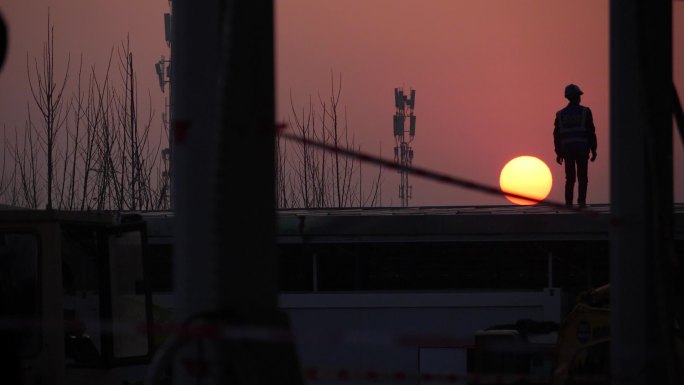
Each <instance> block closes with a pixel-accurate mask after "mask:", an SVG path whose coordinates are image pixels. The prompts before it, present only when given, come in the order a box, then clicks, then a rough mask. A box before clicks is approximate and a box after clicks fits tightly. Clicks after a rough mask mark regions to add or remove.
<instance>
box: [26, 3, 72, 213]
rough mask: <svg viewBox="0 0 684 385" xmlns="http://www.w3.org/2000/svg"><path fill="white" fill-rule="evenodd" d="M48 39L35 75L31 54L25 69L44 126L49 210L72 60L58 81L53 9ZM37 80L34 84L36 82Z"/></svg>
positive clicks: (42, 140) (36, 66)
mask: <svg viewBox="0 0 684 385" xmlns="http://www.w3.org/2000/svg"><path fill="white" fill-rule="evenodd" d="M47 25H48V28H47V41H45V42H44V43H43V57H42V63H41V66H40V67H39V66H38V60H37V59H34V62H33V76H35V80H33V76H31V69H30V68H31V66H30V61H29V57H28V55H27V56H26V71H27V73H28V79H29V86H30V89H31V95H32V96H33V101H34V102H35V105H36V107H37V108H38V110H39V111H40V113H41V115H42V129H41V130H40V136H39V140H40V142H41V144H42V145H43V146H44V150H45V154H46V161H47V181H46V188H47V204H46V208H47V209H48V210H50V209H52V189H53V183H54V151H55V146H56V143H57V142H56V138H57V134H58V132H59V130H60V129H61V128H62V126H63V125H64V122H65V118H66V115H67V111H65V109H64V106H65V104H64V99H63V98H62V96H63V94H64V88H65V87H66V85H67V80H68V78H69V64H70V63H71V57H70V55H69V56H68V59H67V68H66V70H65V71H64V77H63V79H62V80H61V81H60V82H59V83H56V81H57V80H56V73H55V52H54V47H55V42H54V38H55V32H54V27H53V26H52V24H51V23H50V11H49V10H48V22H47ZM34 82H35V85H34Z"/></svg>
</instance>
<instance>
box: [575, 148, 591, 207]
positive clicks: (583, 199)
mask: <svg viewBox="0 0 684 385" xmlns="http://www.w3.org/2000/svg"><path fill="white" fill-rule="evenodd" d="M588 157H589V154H587V155H583V156H579V157H577V203H578V204H579V205H580V207H586V206H587V184H588V183H589V176H588V168H589V166H588Z"/></svg>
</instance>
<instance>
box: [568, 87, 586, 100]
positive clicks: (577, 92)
mask: <svg viewBox="0 0 684 385" xmlns="http://www.w3.org/2000/svg"><path fill="white" fill-rule="evenodd" d="M583 93H584V92H582V90H580V88H579V87H578V86H577V85H575V84H568V85H567V86H565V97H566V98H567V97H570V96H574V95H582V94H583Z"/></svg>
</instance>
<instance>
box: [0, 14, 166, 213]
mask: <svg viewBox="0 0 684 385" xmlns="http://www.w3.org/2000/svg"><path fill="white" fill-rule="evenodd" d="M54 41H55V34H54V27H53V26H52V24H51V21H50V15H49V12H48V33H47V41H46V42H44V43H43V52H42V56H41V60H40V61H39V60H38V59H33V60H31V59H30V58H29V56H28V54H27V59H26V68H27V72H28V76H29V88H30V91H31V96H32V101H33V103H32V105H33V110H35V111H38V113H39V116H40V119H39V120H38V121H37V122H36V121H34V120H33V118H32V108H31V106H30V105H29V106H28V108H27V119H26V122H25V125H24V130H23V134H20V133H19V131H17V130H16V129H15V132H14V142H13V143H12V142H11V141H7V140H6V139H5V140H4V142H3V145H4V146H5V148H6V149H7V151H5V152H3V159H7V157H8V155H9V161H10V162H12V163H13V167H12V165H10V166H9V167H8V165H7V162H6V161H3V164H2V169H1V170H0V200H2V201H10V202H12V204H17V205H21V206H26V207H31V208H38V207H40V206H42V204H43V202H46V203H45V207H46V208H47V209H52V208H59V209H67V210H77V209H80V210H86V209H88V210H89V209H97V210H111V209H116V210H150V209H164V208H168V207H167V202H168V201H167V200H166V199H164V198H163V197H164V196H165V194H167V190H168V186H165V185H163V183H164V181H165V180H167V179H166V178H163V176H162V172H161V171H160V170H159V166H160V164H161V162H160V161H159V158H160V155H161V154H160V153H159V150H160V148H161V138H160V142H159V143H158V144H157V145H156V146H153V145H150V131H151V130H150V127H152V123H153V120H154V111H153V110H152V108H149V109H148V111H149V114H147V115H146V116H145V117H144V118H142V119H141V116H140V114H139V111H141V109H140V108H138V95H137V77H136V74H135V70H134V60H133V53H132V51H131V49H130V40H128V39H127V40H126V41H125V42H122V43H121V45H120V46H119V48H118V50H117V51H116V53H117V54H118V55H117V56H116V57H118V59H119V63H118V64H119V65H118V69H119V75H120V78H119V79H120V82H117V81H112V76H110V73H111V69H112V61H113V60H112V59H113V58H114V57H115V56H114V52H115V48H112V51H111V53H110V58H109V62H108V63H107V66H106V70H105V72H104V74H103V75H101V76H98V75H97V74H96V71H95V67H94V66H93V67H91V69H90V71H89V75H88V76H87V79H86V80H87V81H86V82H85V84H84V82H83V73H84V71H83V59H82V57H81V60H80V62H79V66H78V78H77V82H76V85H75V87H76V88H75V90H74V92H73V93H72V95H71V96H70V97H69V96H67V94H68V92H67V89H68V88H69V87H68V86H67V85H68V79H69V67H70V57H69V58H68V59H67V61H66V70H65V72H64V75H63V76H59V79H60V80H59V81H57V75H56V73H57V71H56V68H55V57H56V55H55V43H54ZM148 100H149V105H150V106H151V104H152V103H151V95H149V93H148ZM5 137H6V135H5ZM8 170H13V171H12V172H11V173H10V172H7V173H6V171H8ZM10 186H11V187H10Z"/></svg>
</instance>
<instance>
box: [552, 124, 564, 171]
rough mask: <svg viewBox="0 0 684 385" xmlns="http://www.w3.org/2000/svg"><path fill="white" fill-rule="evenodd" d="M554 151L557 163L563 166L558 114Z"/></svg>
mask: <svg viewBox="0 0 684 385" xmlns="http://www.w3.org/2000/svg"><path fill="white" fill-rule="evenodd" d="M553 151H555V152H556V162H557V163H558V164H563V157H562V156H561V154H560V134H559V133H558V113H556V119H555V120H554V121H553Z"/></svg>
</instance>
